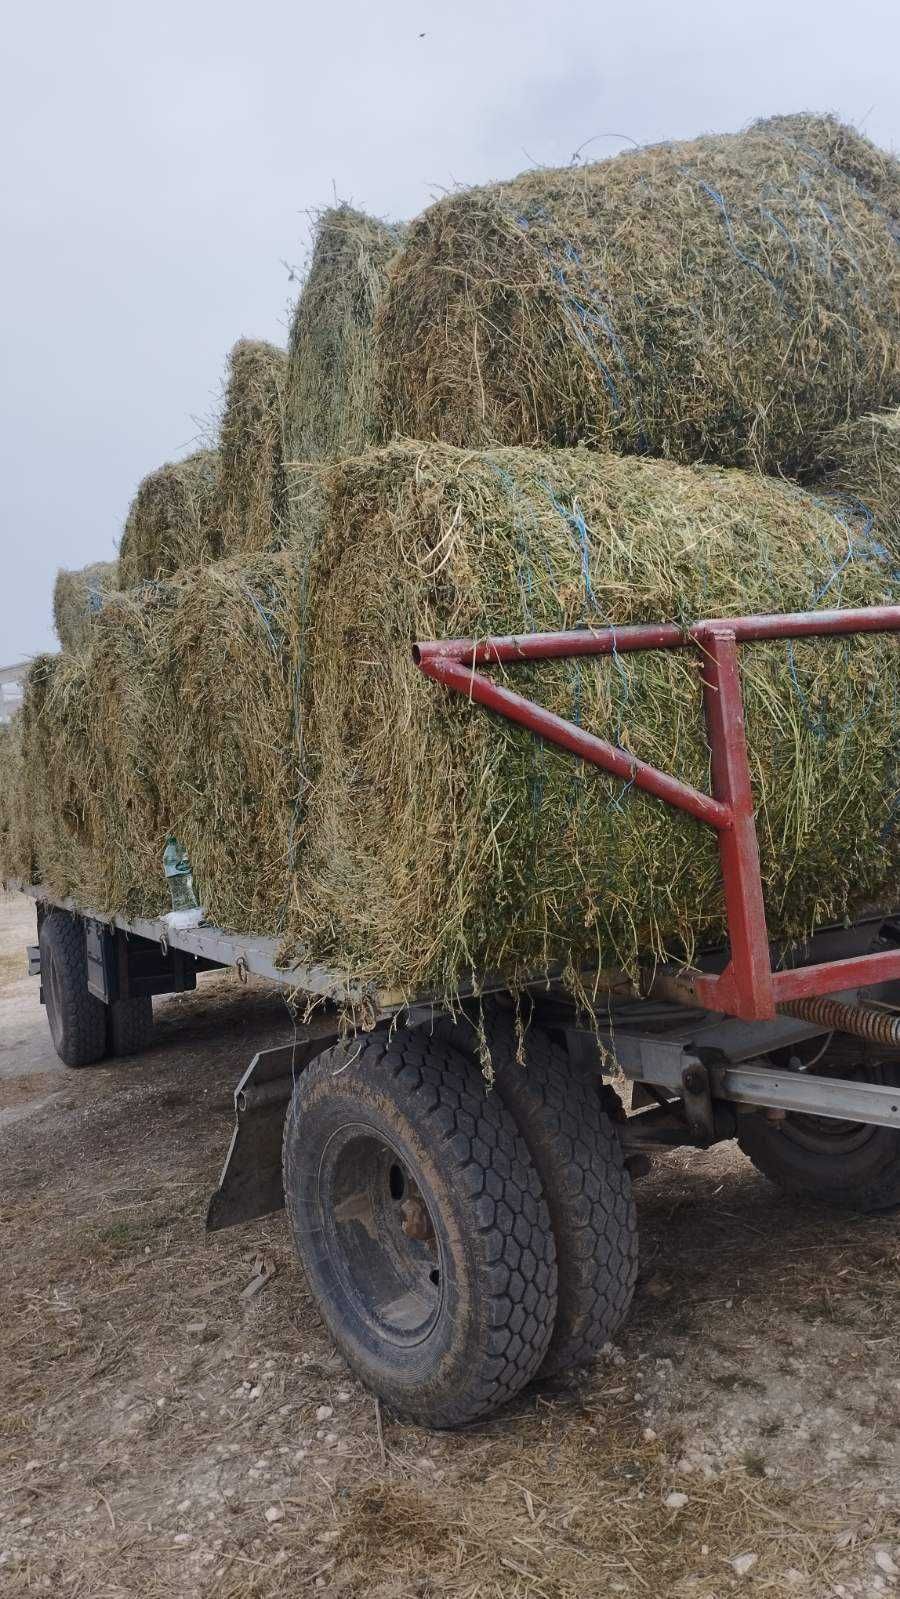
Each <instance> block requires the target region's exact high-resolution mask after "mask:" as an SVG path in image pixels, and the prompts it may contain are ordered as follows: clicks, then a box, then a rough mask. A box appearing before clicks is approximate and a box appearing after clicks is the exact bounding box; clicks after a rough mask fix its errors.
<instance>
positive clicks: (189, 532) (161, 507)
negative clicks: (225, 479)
mask: <svg viewBox="0 0 900 1599" xmlns="http://www.w3.org/2000/svg"><path fill="white" fill-rule="evenodd" d="M218 492H219V457H218V453H217V452H216V451H215V450H198V451H196V453H195V454H194V455H189V456H187V458H186V459H185V460H183V461H178V462H175V463H168V464H166V465H165V466H161V467H159V468H158V469H157V470H156V471H155V472H151V473H150V474H149V476H148V477H145V478H144V480H143V482H142V483H141V484H140V486H139V488H138V491H137V494H136V495H135V497H134V500H133V501H132V504H131V509H130V511H129V512H128V518H127V520H126V523H125V531H124V532H123V534H122V542H121V544H120V546H119V577H120V581H121V584H122V587H123V588H126V589H127V588H134V586H135V585H136V584H138V583H146V582H155V581H156V580H157V579H158V578H163V577H169V576H171V575H172V573H173V572H178V571H180V570H181V569H182V568H183V567H189V566H198V565H204V564H206V563H207V562H209V561H214V560H216V559H217V557H218V556H219V555H220V554H221V550H222V536H221V531H220V529H219V527H218V525H217V522H216V516H215V512H216V509H217V501H218Z"/></svg>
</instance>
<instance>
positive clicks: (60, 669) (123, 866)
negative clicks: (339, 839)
mask: <svg viewBox="0 0 900 1599" xmlns="http://www.w3.org/2000/svg"><path fill="white" fill-rule="evenodd" d="M300 594H301V563H300V561H299V560H298V558H297V557H296V556H295V555H293V554H292V553H290V552H285V553H283V554H274V555H271V556H254V557H249V558H247V559H244V560H240V561H236V560H232V561H223V562H220V563H217V564H215V565H213V566H209V567H204V568H200V569H197V570H195V571H193V572H190V573H186V574H184V575H183V576H181V577H179V578H176V579H174V580H172V581H170V582H168V583H156V584H147V585H145V586H144V587H143V588H141V589H139V590H135V591H131V592H127V593H123V594H119V595H116V596H115V597H114V598H113V599H112V600H111V601H110V602H109V603H108V604H107V605H106V606H105V608H104V610H103V612H102V613H101V614H100V615H99V616H98V618H97V621H96V623H95V625H94V627H93V629H92V634H91V641H90V645H89V647H88V649H87V650H86V651H84V652H81V653H79V654H78V655H75V656H71V657H69V656H57V657H53V656H51V657H41V658H39V660H38V662H36V663H35V666H34V667H33V668H32V671H31V673H30V675H29V679H28V683H27V687H26V697H25V705H24V707H23V713H22V724H23V733H24V750H25V766H26V772H25V783H26V787H27V791H28V794H29V796H30V802H31V807H32V810H33V815H34V819H35V820H34V825H35V835H36V843H35V848H36V853H37V858H38V861H39V863H40V868H39V869H40V875H41V878H42V880H43V881H45V882H47V883H49V884H50V885H51V886H52V887H53V889H54V890H55V892H56V893H57V894H59V895H72V896H74V897H75V898H76V899H78V901H79V902H80V903H81V904H84V905H86V906H94V907H95V908H97V909H99V910H116V909H119V910H122V911H126V912H127V911H130V912H132V913H134V914H145V915H153V914H157V913H158V912H159V911H161V910H163V909H166V908H167V893H166V884H165V879H164V877H163V873H162V853H163V848H164V845H165V840H166V836H167V835H168V834H169V833H170V832H175V833H176V834H177V836H178V838H179V839H180V840H181V842H182V843H183V844H184V845H185V846H186V848H187V849H188V852H189V854H190V856H191V860H192V862H193V865H194V870H195V877H196V880H197V883H198V887H199V890H200V892H201V893H202V895H203V897H204V902H205V903H206V904H207V906H208V908H209V912H210V916H211V918H212V919H213V920H214V921H216V922H217V923H218V924H219V925H221V926H229V927H236V928H239V929H241V930H244V931H248V932H249V931H269V932H272V931H275V930H276V929H277V926H278V923H279V918H280V915H281V913H282V907H283V905H284V902H285V899H286V898H287V896H288V895H289V894H290V890H291V881H292V864H293V856H294V852H295V851H296V849H297V847H298V842H299V819H300V812H301V803H300V800H301V795H302V793H303V789H304V780H303V777H302V775H301V770H300V762H299V759H298V756H297V749H298V744H299V738H300V720H299V702H298V692H297V671H298V665H299V662H300V659H301V654H302V651H301V642H300V636H299V628H300V611H301V605H300Z"/></svg>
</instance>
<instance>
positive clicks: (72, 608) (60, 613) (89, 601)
mask: <svg viewBox="0 0 900 1599" xmlns="http://www.w3.org/2000/svg"><path fill="white" fill-rule="evenodd" d="M118 586H119V563H118V561H94V562H93V563H92V564H91V565H90V566H83V567H81V569H80V571H77V572H70V571H67V570H66V568H65V567H60V569H59V571H58V572H57V574H56V582H55V583H54V585H53V626H54V628H55V629H56V636H57V638H58V639H59V642H60V644H61V645H62V647H63V649H64V650H77V649H80V648H81V646H82V645H83V644H86V643H87V640H88V637H89V634H90V627H91V620H92V618H93V617H94V616H95V615H96V614H97V612H98V611H99V610H100V608H101V606H102V605H103V601H104V599H105V598H106V596H107V595H108V594H112V593H113V592H114V590H115V589H117V588H118Z"/></svg>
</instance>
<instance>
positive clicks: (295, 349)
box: [285, 205, 401, 461]
mask: <svg viewBox="0 0 900 1599" xmlns="http://www.w3.org/2000/svg"><path fill="white" fill-rule="evenodd" d="M400 237H401V234H400V230H399V229H398V228H396V227H391V226H389V225H388V224H387V223H385V222H380V221H379V220H378V219H377V218H375V217H369V216H365V215H364V214H363V213H362V212H361V211H354V210H353V209H352V207H350V206H347V205H340V206H336V207H334V208H333V209H332V210H328V211H323V212H322V214H321V216H320V217H319V220H318V224H317V226H316V234H315V243H314V246H313V251H312V256H311V259H310V264H309V271H308V273H307V277H306V281H305V283H304V285H303V289H302V290H301V293H300V297H299V299H298V300H297V304H296V307H295V309H294V315H293V320H292V322H291V330H290V337H289V341H288V376H287V385H286V390H285V446H286V454H287V457H288V459H290V460H293V461H314V460H320V459H323V458H324V459H328V458H333V457H336V456H340V455H357V454H359V452H360V451H362V450H364V449H365V448H366V447H367V445H368V444H370V443H371V441H372V437H373V430H374V406H375V370H374V345H373V332H372V325H373V322H374V318H375V312H376V310H377V308H378V304H379V302H380V300H381V296H382V294H383V292H384V285H385V277H386V272H387V267H388V262H389V261H390V259H391V257H392V256H393V255H394V254H395V252H396V250H397V247H398V243H399V240H400Z"/></svg>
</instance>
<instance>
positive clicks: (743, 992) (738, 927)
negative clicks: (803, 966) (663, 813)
mask: <svg viewBox="0 0 900 1599" xmlns="http://www.w3.org/2000/svg"><path fill="white" fill-rule="evenodd" d="M698 643H699V645H700V648H701V650H702V652H703V704H704V709H705V711H706V727H707V733H708V737H709V748H710V767H711V771H712V781H713V793H714V795H715V797H716V799H717V800H718V801H719V802H720V804H723V805H726V806H727V807H728V809H729V810H730V812H731V826H730V827H729V828H725V829H723V830H722V832H720V833H719V858H720V860H721V862H722V879H723V884H724V888H725V913H726V916H727V918H728V936H729V941H730V944H731V963H730V965H729V966H728V968H727V969H726V971H725V972H724V973H723V975H722V978H721V979H715V978H712V979H707V980H705V981H704V980H702V979H701V981H700V983H699V984H698V985H697V993H698V996H699V997H700V998H701V999H702V1001H703V1003H704V1004H707V1005H708V1006H709V1008H710V1009H711V1010H715V1009H716V1008H717V1006H716V1003H715V988H716V983H717V982H720V983H721V986H722V990H723V993H722V994H720V998H719V1003H720V1004H721V1003H722V1001H723V999H724V998H725V996H726V994H727V995H728V997H729V998H731V995H733V996H734V1002H735V1008H736V1009H737V1011H738V1014H739V1015H741V1016H743V1017H744V1018H745V1019H746V1020H748V1021H767V1020H769V1019H770V1018H771V1017H773V1016H774V1015H775V990H774V986H773V983H772V964H771V960H770V958H769V934H768V929H767V927H766V908H765V902H764V900H763V888H762V878H761V876H760V870H759V845H758V843H757V838H756V821H755V818H754V815H753V791H752V789H751V786H750V762H749V759H748V755H747V735H746V732H745V729H744V696H743V693H742V691H741V673H740V667H739V665H738V651H737V640H736V638H735V634H734V630H733V629H732V628H728V627H725V626H720V627H716V628H715V629H714V630H712V631H709V632H707V631H706V630H704V632H703V634H702V636H700V637H699V638H698ZM701 989H703V990H704V991H705V992H704V993H701ZM729 1008H730V1007H729Z"/></svg>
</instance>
